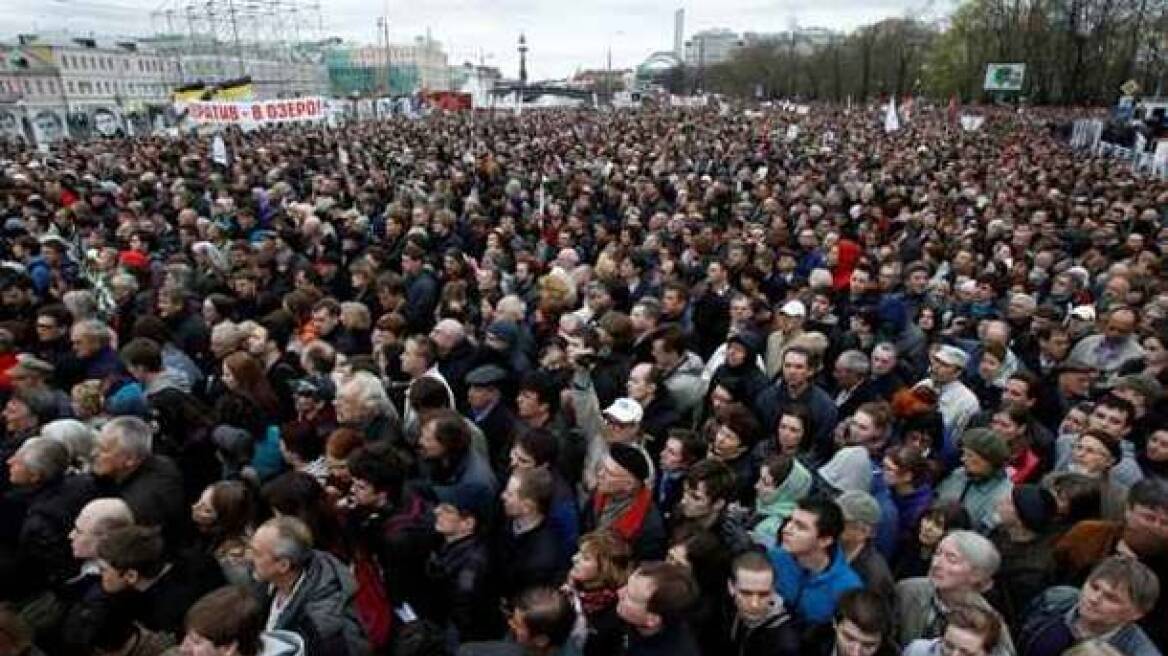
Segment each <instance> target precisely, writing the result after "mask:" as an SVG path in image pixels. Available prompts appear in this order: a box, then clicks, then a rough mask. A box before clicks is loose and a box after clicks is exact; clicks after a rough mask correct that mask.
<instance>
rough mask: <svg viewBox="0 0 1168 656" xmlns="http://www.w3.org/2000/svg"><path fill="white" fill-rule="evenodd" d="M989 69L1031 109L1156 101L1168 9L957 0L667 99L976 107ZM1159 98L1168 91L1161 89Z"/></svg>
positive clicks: (1092, 0) (727, 72) (752, 58)
mask: <svg viewBox="0 0 1168 656" xmlns="http://www.w3.org/2000/svg"><path fill="white" fill-rule="evenodd" d="M990 62H1022V63H1025V64H1026V66H1027V68H1026V81H1025V86H1024V88H1023V90H1022V94H1023V95H1025V96H1026V97H1028V98H1029V99H1030V100H1031V101H1033V102H1037V103H1058V104H1078V103H1112V102H1114V100H1115V97H1116V95H1117V94H1118V93H1119V87H1120V85H1122V84H1123V83H1124V82H1125V81H1127V80H1129V79H1135V80H1136V81H1137V82H1139V83H1140V85H1141V87H1142V89H1143V93H1145V94H1149V95H1150V94H1154V93H1159V92H1160V91H1161V86H1162V84H1163V82H1164V77H1165V66H1166V65H1168V0H966V1H965V2H964V3H962V4H961V5H960V6H959V7H958V8H957V9H956V11H955V12H954V13H953V14H952V15H951V16H949V17H947V18H946V19H944V20H941V21H922V20H918V19H915V18H893V19H888V20H884V21H881V22H879V23H875V24H872V25H868V26H865V27H863V28H860V29H858V30H856V31H854V32H852V33H851V34H849V35H847V36H844V37H840V38H838V39H835V40H832V41H831V42H829V43H827V44H820V45H818V46H812V45H811V44H809V43H806V42H800V41H798V40H790V39H783V40H777V41H771V42H766V43H757V44H752V45H749V46H746V47H743V48H741V49H740V50H739V51H738V52H737V54H736V55H735V57H734V58H733V59H731V60H730V61H728V62H724V63H721V64H717V65H713V66H707V67H704V68H701V69H696V68H693V67H688V68H687V67H679V68H677V69H674V70H672V71H670V72H669V73H668V74H667V75H666V79H665V84H666V86H667V87H669V88H670V89H671V90H673V91H675V92H678V91H686V90H694V89H702V90H706V91H714V92H719V93H726V94H730V95H737V96H745V97H753V96H755V95H756V94H757V93H758V92H759V91H760V90H761V92H762V94H763V96H764V97H768V98H769V97H794V96H797V97H802V98H808V99H830V100H835V101H840V102H842V101H844V100H845V99H847V98H849V97H851V98H853V99H855V100H856V101H863V100H865V99H870V98H874V97H879V96H885V95H888V94H896V95H897V96H903V95H904V94H908V93H924V94H927V95H930V96H933V97H936V98H941V99H944V98H948V97H949V96H950V95H953V94H957V95H958V96H959V97H960V98H962V99H963V100H965V101H970V100H984V99H986V94H985V93H984V92H983V91H982V83H983V80H984V76H985V67H986V64H987V63H990ZM1164 91H1168V89H1164Z"/></svg>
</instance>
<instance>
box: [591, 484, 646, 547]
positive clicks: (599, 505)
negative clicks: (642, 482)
mask: <svg viewBox="0 0 1168 656" xmlns="http://www.w3.org/2000/svg"><path fill="white" fill-rule="evenodd" d="M608 501H609V498H608V497H606V496H604V495H603V494H600V493H599V492H597V493H596V496H594V497H593V498H592V509H593V510H594V511H595V513H596V516H597V517H600V515H601V511H602V510H604V507H605V506H606V505H608ZM652 501H653V495H652V494H651V493H650V492H649V488H647V487H644V486H642V487H641V489H640V491H639V492H637V495H636V496H635V497H633V502H632V503H631V504H629V509H628V510H626V511H625V513H624V514H623V515H621V516H620V518H618V519H617V520H616V521H615V522H613V523H612V525H611V526H607V527H605V528H608V529H611V530H613V531H616V533H617V535H619V536H621V537H622V538H624V540H625V542H629V543H632V542H634V541H636V539H637V536H639V535H640V534H641V525H642V524H643V523H644V521H645V513H647V512H649V505H650V503H652Z"/></svg>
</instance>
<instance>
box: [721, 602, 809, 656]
mask: <svg viewBox="0 0 1168 656" xmlns="http://www.w3.org/2000/svg"><path fill="white" fill-rule="evenodd" d="M731 608H733V607H731ZM796 627H797V625H796V624H795V620H794V618H792V617H791V614H790V613H788V612H787V609H786V608H785V607H784V606H783V603H782V602H781V601H776V602H775V603H773V604H771V606H770V608H769V609H768V610H767V615H766V617H764V618H763V619H762V621H761V622H759V623H757V624H754V625H753V626H751V625H749V624H747V623H746V622H743V621H742V616H741V615H739V614H738V613H734V617H733V618H731V620H730V650H731V651H730V653H731V654H733V655H734V656H796V655H797V654H799V653H800V649H799V647H800V638H801V636H800V632H799V629H798V628H796Z"/></svg>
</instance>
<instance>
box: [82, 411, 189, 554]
mask: <svg viewBox="0 0 1168 656" xmlns="http://www.w3.org/2000/svg"><path fill="white" fill-rule="evenodd" d="M152 443H153V439H152V435H151V431H150V426H149V425H147V424H146V422H145V421H142V420H141V419H139V418H138V417H116V418H114V419H112V420H111V421H110V422H109V423H107V424H106V425H105V426H102V429H101V433H100V434H99V435H98V437H97V444H96V449H94V456H93V474H94V476H96V477H97V479H98V482H99V484H102V485H105V486H107V487H108V492H109V494H110V495H111V496H116V497H121V498H122V500H124V501H125V502H126V503H127V504H128V505H129V506H130V510H132V511H133V512H134V519H135V521H137V522H138V523H139V524H141V525H145V526H161V527H162V529H163V533H164V534H165V535H166V536H167V537H170V538H172V539H173V538H176V537H178V536H181V535H182V532H183V529H184V527H185V526H186V525H187V523H188V514H187V506H186V502H185V501H184V500H183V475H182V473H181V472H180V471H179V470H178V467H176V466H175V464H174V461H172V460H171V459H170V458H167V457H166V456H159V455H155V454H154V453H153V452H152V451H151V445H152ZM175 543H176V544H177V542H175Z"/></svg>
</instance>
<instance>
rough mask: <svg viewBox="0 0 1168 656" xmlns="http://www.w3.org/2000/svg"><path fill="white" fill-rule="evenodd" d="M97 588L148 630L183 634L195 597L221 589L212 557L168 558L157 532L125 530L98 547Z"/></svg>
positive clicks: (138, 528) (137, 528)
mask: <svg viewBox="0 0 1168 656" xmlns="http://www.w3.org/2000/svg"><path fill="white" fill-rule="evenodd" d="M97 556H98V558H99V559H100V561H99V562H100V565H101V587H102V589H103V590H104V591H105V593H106V594H108V595H113V596H115V598H116V599H118V602H117V603H126V604H127V605H128V606H129V607H130V608H132V609H133V614H134V616H135V619H137V620H138V622H139V623H141V624H142V626H144V627H146V628H147V629H150V630H152V631H159V632H163V633H170V634H173V635H176V636H177V635H181V634H182V630H183V618H184V617H185V616H186V613H187V609H188V608H190V607H191V604H193V603H195V602H196V601H198V599H199V597H202V596H203V595H204V594H206V593H208V592H210V591H211V590H214V589H215V588H218V587H219V586H221V585H224V584H225V583H226V581H225V580H224V579H223V572H222V570H221V569H220V568H219V564H218V563H217V562H216V561H215V559H214V558H212V557H211V556H209V555H207V554H205V553H203V552H198V551H191V552H186V553H185V554H184V555H183V556H181V557H177V556H168V555H167V553H166V545H165V543H164V542H163V539H162V534H161V533H160V532H159V530H158V529H157V528H153V527H146V526H127V527H125V528H120V529H116V530H114V531H111V532H110V533H109V534H108V535H107V536H106V537H105V538H104V539H102V541H101V543H100V544H98V547H97Z"/></svg>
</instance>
